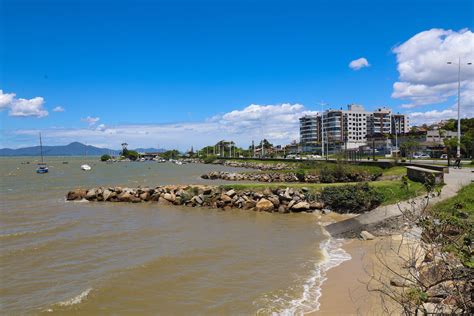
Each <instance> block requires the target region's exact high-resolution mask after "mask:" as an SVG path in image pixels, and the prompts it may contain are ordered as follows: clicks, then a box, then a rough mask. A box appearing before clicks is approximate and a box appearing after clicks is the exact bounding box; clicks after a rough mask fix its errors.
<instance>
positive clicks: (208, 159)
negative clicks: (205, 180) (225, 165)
mask: <svg viewBox="0 0 474 316" xmlns="http://www.w3.org/2000/svg"><path fill="white" fill-rule="evenodd" d="M215 160H216V156H207V157H206V158H204V159H203V162H204V163H213V162H214V161H215Z"/></svg>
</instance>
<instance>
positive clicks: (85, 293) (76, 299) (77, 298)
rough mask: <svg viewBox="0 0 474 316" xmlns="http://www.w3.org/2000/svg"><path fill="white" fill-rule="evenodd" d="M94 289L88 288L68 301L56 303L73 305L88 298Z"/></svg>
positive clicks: (58, 304)
mask: <svg viewBox="0 0 474 316" xmlns="http://www.w3.org/2000/svg"><path fill="white" fill-rule="evenodd" d="M91 291H92V288H88V289H87V290H85V291H83V292H82V293H81V294H79V295H77V296H75V297H73V298H71V299H69V300H67V301H62V302H59V303H56V304H55V305H57V306H71V305H76V304H80V303H81V302H82V301H83V300H84V299H86V298H87V296H88V295H89V293H90V292H91Z"/></svg>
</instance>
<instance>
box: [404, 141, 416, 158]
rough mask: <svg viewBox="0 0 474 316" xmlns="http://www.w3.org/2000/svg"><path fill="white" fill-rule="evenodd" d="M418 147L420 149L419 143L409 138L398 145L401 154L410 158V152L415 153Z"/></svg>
mask: <svg viewBox="0 0 474 316" xmlns="http://www.w3.org/2000/svg"><path fill="white" fill-rule="evenodd" d="M418 149H420V144H419V143H418V142H416V141H414V140H413V139H409V140H408V141H406V142H404V143H403V144H401V146H400V150H401V152H402V155H403V156H405V157H410V158H411V156H412V154H413V153H415V152H416V151H417V150H418Z"/></svg>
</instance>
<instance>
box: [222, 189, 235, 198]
mask: <svg viewBox="0 0 474 316" xmlns="http://www.w3.org/2000/svg"><path fill="white" fill-rule="evenodd" d="M235 193H237V192H235V190H234V189H231V190H229V191H227V192H226V193H225V194H226V195H227V196H229V197H233V196H234V195H235Z"/></svg>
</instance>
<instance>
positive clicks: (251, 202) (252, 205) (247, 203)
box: [243, 200, 257, 210]
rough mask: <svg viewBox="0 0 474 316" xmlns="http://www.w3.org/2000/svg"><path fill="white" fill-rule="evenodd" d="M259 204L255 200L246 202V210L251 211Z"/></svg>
mask: <svg viewBox="0 0 474 316" xmlns="http://www.w3.org/2000/svg"><path fill="white" fill-rule="evenodd" d="M256 204H257V203H256V202H255V201H253V200H247V201H245V202H244V205H243V206H244V209H246V210H249V209H251V208H254V207H255V205H256Z"/></svg>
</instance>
